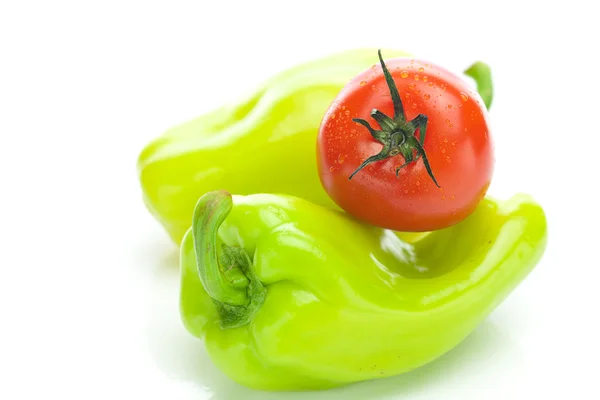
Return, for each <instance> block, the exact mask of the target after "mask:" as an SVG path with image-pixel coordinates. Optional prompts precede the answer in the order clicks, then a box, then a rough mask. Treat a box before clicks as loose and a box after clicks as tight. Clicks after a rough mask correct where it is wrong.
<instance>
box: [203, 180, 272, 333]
mask: <svg viewBox="0 0 600 400" xmlns="http://www.w3.org/2000/svg"><path fill="white" fill-rule="evenodd" d="M232 207H233V201H232V198H231V194H229V193H227V192H226V191H223V190H219V191H214V192H209V193H206V194H205V195H203V196H202V197H201V198H200V199H199V200H198V203H196V208H195V210H194V217H193V221H192V235H193V238H194V251H195V253H196V263H197V268H198V275H199V277H200V281H201V282H202V285H203V286H204V290H206V293H208V295H209V296H210V297H211V298H212V299H213V301H214V303H215V306H216V307H217V310H218V312H219V315H220V316H221V327H222V328H223V329H227V328H237V327H239V326H243V325H246V324H247V323H249V322H250V321H251V320H252V319H253V317H254V315H255V314H256V313H257V312H258V310H259V308H260V306H261V305H262V303H263V301H264V299H265V295H266V292H267V289H266V288H265V287H264V286H263V284H262V283H261V282H260V280H259V279H258V278H257V277H256V275H255V274H254V272H253V270H252V262H251V260H250V257H249V256H248V253H247V252H246V251H245V250H244V249H243V248H241V247H237V246H226V245H222V246H221V247H220V248H219V246H217V233H218V230H219V227H220V226H221V224H222V223H223V221H225V219H226V218H227V216H228V215H229V213H230V212H231V209H232Z"/></svg>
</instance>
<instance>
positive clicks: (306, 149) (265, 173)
mask: <svg viewBox="0 0 600 400" xmlns="http://www.w3.org/2000/svg"><path fill="white" fill-rule="evenodd" d="M376 52H377V50H376V49H362V50H353V51H348V52H345V53H340V54H335V55H332V56H329V57H326V58H323V59H320V60H316V61H312V62H309V63H306V64H304V65H300V66H297V67H294V68H291V69H289V70H287V71H285V72H282V73H280V74H278V75H276V76H274V77H273V78H272V79H270V80H269V81H267V82H266V83H264V84H263V85H262V86H261V87H259V88H258V89H257V90H256V91H255V92H254V93H252V94H251V95H250V96H248V97H247V98H244V99H241V100H240V101H238V102H237V103H235V104H229V105H226V106H224V107H221V108H219V109H217V110H215V111H213V112H211V113H208V114H206V115H203V116H201V117H199V118H197V119H194V120H192V121H189V122H187V123H184V124H182V125H180V126H177V127H175V128H172V129H171V130H169V131H168V132H166V133H165V134H164V135H162V136H160V137H158V138H157V139H156V140H154V141H153V142H151V143H150V144H148V145H147V146H146V147H145V148H144V149H143V151H142V152H141V154H140V155H139V158H138V172H139V178H140V182H141V187H142V192H143V197H144V202H145V203H146V206H147V207H148V209H149V210H150V212H151V213H152V214H153V215H154V216H155V217H156V218H157V219H158V220H159V221H160V222H161V224H162V225H163V226H164V227H165V229H166V230H167V231H168V232H169V234H170V236H171V237H172V239H173V240H174V241H175V242H177V243H179V242H180V240H181V238H182V237H183V235H184V233H185V232H186V231H187V229H188V228H189V226H190V221H191V217H192V213H193V210H194V205H195V204H196V201H197V200H198V198H199V197H200V196H201V195H203V194H204V193H207V192H210V191H212V190H218V189H226V190H228V191H229V192H231V193H236V194H250V193H285V194H291V195H295V196H299V197H303V198H305V199H307V200H310V201H312V202H315V203H317V204H323V205H330V206H333V205H334V203H333V202H332V201H331V200H330V199H329V197H328V196H327V194H326V193H325V191H324V190H323V188H322V187H321V183H320V181H319V176H318V174H317V166H316V162H315V160H316V140H317V132H318V130H319V125H320V123H321V120H322V118H323V114H324V113H325V110H327V108H328V107H329V105H330V103H331V102H332V101H333V99H334V98H335V97H336V95H337V94H338V93H339V91H340V90H341V89H342V88H343V87H344V86H345V85H346V83H348V81H349V80H350V79H351V78H352V77H353V76H354V75H356V74H358V73H359V72H361V71H362V70H364V69H366V68H368V67H369V66H371V65H373V54H376ZM385 54H386V55H387V56H388V57H400V56H406V55H407V53H403V52H400V51H395V50H385Z"/></svg>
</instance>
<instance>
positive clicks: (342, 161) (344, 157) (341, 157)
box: [337, 153, 346, 164]
mask: <svg viewBox="0 0 600 400" xmlns="http://www.w3.org/2000/svg"><path fill="white" fill-rule="evenodd" d="M345 159H346V156H344V155H343V154H342V153H340V154H339V155H338V159H337V160H338V162H339V163H340V164H343V163H344V160H345Z"/></svg>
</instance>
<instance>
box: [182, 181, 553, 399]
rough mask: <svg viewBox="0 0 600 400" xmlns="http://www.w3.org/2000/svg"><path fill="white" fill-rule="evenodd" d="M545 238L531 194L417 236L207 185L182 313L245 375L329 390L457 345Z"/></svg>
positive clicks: (185, 268) (187, 247) (192, 240)
mask: <svg viewBox="0 0 600 400" xmlns="http://www.w3.org/2000/svg"><path fill="white" fill-rule="evenodd" d="M545 245H546V218H545V215H544V212H543V210H542V209H541V208H540V206H539V205H537V204H536V203H535V202H534V201H533V200H532V199H531V198H529V197H528V196H526V195H517V196H515V197H513V198H511V199H510V200H508V201H503V202H498V201H494V200H490V199H485V200H484V201H482V202H481V204H480V205H479V207H478V208H477V210H476V211H475V212H474V213H473V214H472V215H471V216H469V217H468V218H467V219H466V220H464V221H463V222H461V223H459V224H457V225H455V226H453V227H450V228H447V229H444V230H439V231H435V232H432V233H429V234H427V235H426V236H425V237H424V238H422V239H420V240H418V241H416V242H414V243H408V242H403V241H402V240H400V239H399V238H398V237H397V236H396V235H394V234H393V233H392V232H391V231H388V230H383V229H379V228H375V227H372V226H368V225H364V224H361V223H359V222H357V221H356V220H353V219H351V218H350V217H348V216H347V215H345V214H343V213H341V212H338V211H336V210H333V209H330V208H326V207H321V206H318V205H315V204H312V203H310V202H308V201H306V200H303V199H299V198H295V197H292V196H283V195H271V194H255V195H249V196H237V195H236V196H233V197H232V196H231V195H229V194H228V193H227V192H224V191H216V192H210V193H207V194H206V195H204V196H203V197H202V198H200V200H199V201H198V202H197V206H196V209H195V213H194V219H193V224H192V227H191V228H190V230H189V231H188V232H187V234H186V236H185V238H184V240H183V242H182V245H181V274H182V275H181V292H180V296H181V297H180V310H181V316H182V319H183V322H184V324H185V326H186V328H187V329H188V330H189V332H191V333H192V334H193V335H195V336H197V337H199V338H202V339H203V340H204V342H205V345H206V348H207V350H208V352H209V354H210V356H211V358H212V360H213V361H214V362H215V364H216V365H217V366H218V367H219V368H220V369H221V370H222V371H223V372H224V373H225V374H227V375H228V376H229V377H230V378H231V379H233V380H235V381H236V382H238V383H240V384H242V385H245V386H249V387H252V388H255V389H262V390H312V389H324V388H331V387H335V386H341V385H345V384H349V383H352V382H358V381H364V380H370V379H376V378H382V377H387V376H392V375H397V374H401V373H403V372H405V371H409V370H411V369H414V368H416V367H419V366H421V365H423V364H425V363H427V362H429V361H432V360H434V359H435V358H437V357H438V356H440V355H442V354H443V353H445V352H447V351H448V350H450V349H452V348H453V347H454V346H456V345H457V344H458V343H459V342H461V341H462V340H463V339H464V338H465V337H466V336H467V335H468V334H469V333H470V332H471V331H473V329H474V328H475V327H476V326H477V325H478V324H479V323H480V322H481V321H482V320H483V319H484V318H485V317H486V316H487V315H488V314H489V313H490V312H491V311H492V310H493V309H494V308H495V307H496V306H497V305H498V304H499V303H500V302H501V301H502V300H503V299H504V298H505V297H506V296H507V295H508V294H509V293H510V292H511V291H512V290H513V289H514V288H515V287H516V286H517V285H518V284H519V283H520V282H521V281H522V280H523V279H524V278H525V277H526V276H527V275H528V274H529V273H530V271H531V270H532V269H533V267H534V266H535V265H536V263H537V262H538V260H539V259H540V257H541V256H542V253H543V251H544V249H545Z"/></svg>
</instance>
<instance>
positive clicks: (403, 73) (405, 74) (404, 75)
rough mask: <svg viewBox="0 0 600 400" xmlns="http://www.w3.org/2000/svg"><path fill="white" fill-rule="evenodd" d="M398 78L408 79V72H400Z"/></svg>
mask: <svg viewBox="0 0 600 400" xmlns="http://www.w3.org/2000/svg"><path fill="white" fill-rule="evenodd" d="M400 77H401V78H407V77H408V71H402V72H400Z"/></svg>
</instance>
